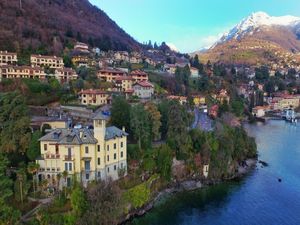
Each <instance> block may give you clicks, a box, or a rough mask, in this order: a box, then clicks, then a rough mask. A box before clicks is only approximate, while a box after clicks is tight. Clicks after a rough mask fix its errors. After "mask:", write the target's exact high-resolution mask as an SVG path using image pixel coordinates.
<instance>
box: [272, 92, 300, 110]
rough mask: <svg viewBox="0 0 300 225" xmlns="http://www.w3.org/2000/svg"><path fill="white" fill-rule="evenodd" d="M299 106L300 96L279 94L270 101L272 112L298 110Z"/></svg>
mask: <svg viewBox="0 0 300 225" xmlns="http://www.w3.org/2000/svg"><path fill="white" fill-rule="evenodd" d="M299 106H300V95H289V94H279V95H276V96H275V97H273V99H272V101H271V109H272V110H280V111H282V110H284V109H289V108H293V109H295V108H298V107H299Z"/></svg>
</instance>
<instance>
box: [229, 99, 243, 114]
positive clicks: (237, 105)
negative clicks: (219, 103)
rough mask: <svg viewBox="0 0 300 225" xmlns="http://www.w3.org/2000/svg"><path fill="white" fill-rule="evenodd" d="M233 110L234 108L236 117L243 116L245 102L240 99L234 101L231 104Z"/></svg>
mask: <svg viewBox="0 0 300 225" xmlns="http://www.w3.org/2000/svg"><path fill="white" fill-rule="evenodd" d="M231 108H232V112H233V113H234V114H235V115H236V116H238V117H239V116H242V114H243V112H244V103H243V101H241V100H240V99H237V100H233V101H232V102H231Z"/></svg>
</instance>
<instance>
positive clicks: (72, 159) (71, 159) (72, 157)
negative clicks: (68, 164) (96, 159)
mask: <svg viewBox="0 0 300 225" xmlns="http://www.w3.org/2000/svg"><path fill="white" fill-rule="evenodd" d="M64 160H65V161H74V155H65V156H64Z"/></svg>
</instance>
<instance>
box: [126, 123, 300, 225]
mask: <svg viewBox="0 0 300 225" xmlns="http://www.w3.org/2000/svg"><path fill="white" fill-rule="evenodd" d="M246 128H247V130H248V132H249V134H250V135H251V136H253V137H255V138H256V141H257V145H258V150H259V158H260V159H261V160H263V161H266V162H267V163H268V164H269V166H268V167H264V168H262V167H261V165H260V164H258V166H257V168H256V169H255V170H254V171H253V172H252V173H251V174H249V175H248V176H247V177H245V178H244V179H243V180H242V181H240V182H229V183H226V184H221V185H218V186H215V187H210V188H206V189H202V190H198V191H195V192H189V193H181V194H178V195H176V196H174V197H172V198H170V199H168V200H166V201H165V202H164V203H161V204H160V205H159V206H157V207H156V208H155V209H153V210H152V211H151V212H149V213H148V214H147V215H146V216H144V217H141V218H137V219H135V220H134V221H132V222H131V223H130V224H134V225H171V224H172V225H177V224H178V225H179V224H185V225H194V224H224V225H225V224H226V225H227V224H228V225H229V224H230V225H235V224H236V225H240V224H246V225H248V224H249V225H255V224H262V225H269V224H270V225H277V224H280V225H281V224H288V225H294V224H295V225H299V224H300V127H299V126H295V125H291V124H289V123H285V122H284V121H269V122H268V123H267V124H266V125H264V124H257V125H247V126H246ZM279 178H281V179H282V182H281V183H280V182H278V179H279Z"/></svg>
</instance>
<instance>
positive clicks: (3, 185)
mask: <svg viewBox="0 0 300 225" xmlns="http://www.w3.org/2000/svg"><path fill="white" fill-rule="evenodd" d="M7 168H8V160H7V158H5V157H4V156H3V154H1V153H0V224H16V223H17V221H19V218H20V213H19V211H16V210H14V209H13V208H12V207H10V206H9V205H10V204H9V202H8V201H9V199H10V198H11V196H12V195H13V191H12V184H13V182H12V180H11V179H10V178H9V177H8V176H7V174H6V170H7Z"/></svg>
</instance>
